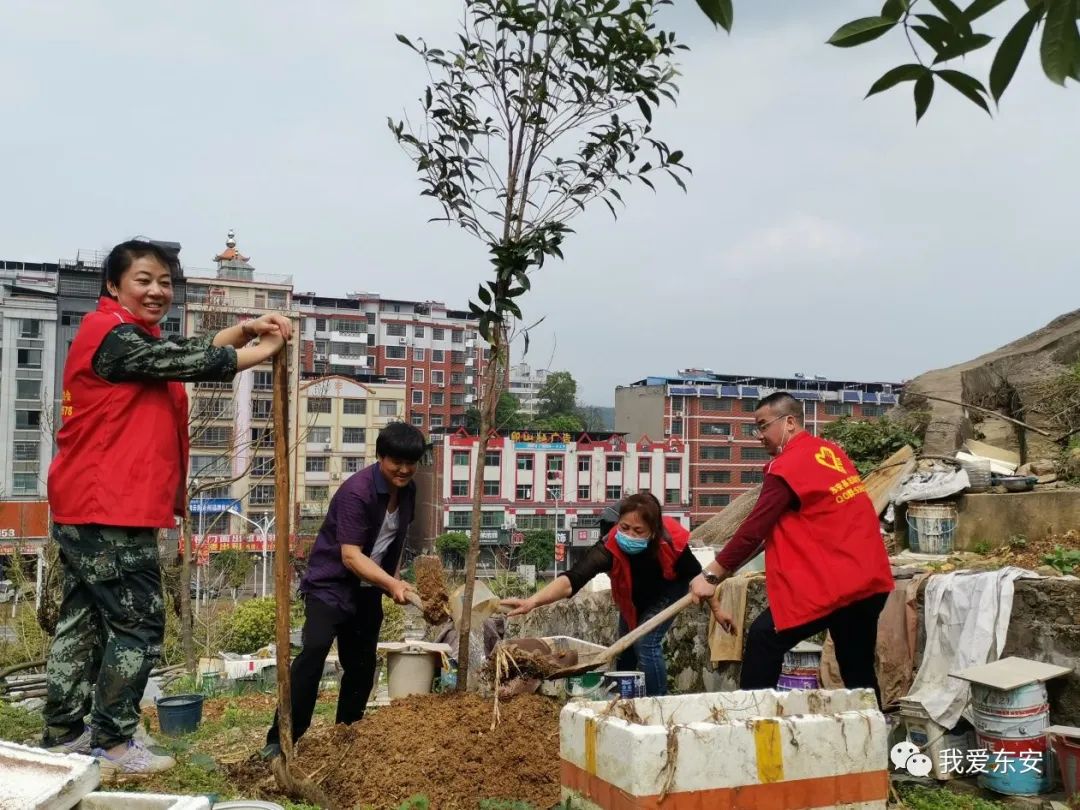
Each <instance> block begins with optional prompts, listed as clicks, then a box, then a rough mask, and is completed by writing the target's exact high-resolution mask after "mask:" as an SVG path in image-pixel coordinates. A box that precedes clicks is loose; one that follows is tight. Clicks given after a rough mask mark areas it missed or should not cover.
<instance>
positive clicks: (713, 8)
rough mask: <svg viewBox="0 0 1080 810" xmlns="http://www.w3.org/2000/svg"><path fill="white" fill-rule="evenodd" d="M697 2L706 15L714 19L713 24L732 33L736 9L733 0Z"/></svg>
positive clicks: (700, 0)
mask: <svg viewBox="0 0 1080 810" xmlns="http://www.w3.org/2000/svg"><path fill="white" fill-rule="evenodd" d="M697 4H698V6H700V7H701V10H702V11H704V12H705V16H706V17H708V18H709V19H710V20H712V23H713V25H717V26H719V27H720V28H723V29H724V30H725V31H727V32H728V33H729V34H730V33H731V27H732V26H733V25H734V24H735V11H734V9H733V8H732V5H731V0H697Z"/></svg>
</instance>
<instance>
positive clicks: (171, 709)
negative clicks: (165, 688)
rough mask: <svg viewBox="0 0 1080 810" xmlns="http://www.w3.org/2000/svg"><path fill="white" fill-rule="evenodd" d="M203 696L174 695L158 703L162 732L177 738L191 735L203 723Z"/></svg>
mask: <svg viewBox="0 0 1080 810" xmlns="http://www.w3.org/2000/svg"><path fill="white" fill-rule="evenodd" d="M202 707H203V696H202V695H173V696H172V697H165V698H161V699H160V700H158V702H157V713H158V723H159V724H160V725H161V732H162V733H163V734H169V735H171V736H176V735H178V734H190V733H191V732H192V731H194V730H195V729H197V728H198V727H199V723H201V722H202Z"/></svg>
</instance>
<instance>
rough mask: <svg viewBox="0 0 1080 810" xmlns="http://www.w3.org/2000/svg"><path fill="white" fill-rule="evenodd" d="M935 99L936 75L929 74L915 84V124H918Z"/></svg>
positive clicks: (921, 77)
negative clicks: (931, 100)
mask: <svg viewBox="0 0 1080 810" xmlns="http://www.w3.org/2000/svg"><path fill="white" fill-rule="evenodd" d="M933 97H934V74H933V73H927V74H926V75H925V76H920V77H919V80H918V81H917V82H915V123H916V124H918V123H919V121H921V120H922V117H923V115H925V114H926V110H927V108H928V107H929V106H930V99H932V98H933Z"/></svg>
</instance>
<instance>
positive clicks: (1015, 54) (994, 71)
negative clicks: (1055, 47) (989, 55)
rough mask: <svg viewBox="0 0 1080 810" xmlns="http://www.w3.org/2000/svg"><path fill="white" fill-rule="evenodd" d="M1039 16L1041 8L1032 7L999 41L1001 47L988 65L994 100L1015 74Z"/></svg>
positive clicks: (996, 99) (999, 96)
mask: <svg viewBox="0 0 1080 810" xmlns="http://www.w3.org/2000/svg"><path fill="white" fill-rule="evenodd" d="M1041 17H1042V10H1041V9H1032V10H1031V11H1029V12H1028V13H1027V14H1025V15H1024V16H1023V17H1021V18H1020V19H1019V20H1018V21H1017V23H1016V25H1014V26H1013V27H1012V30H1010V31H1009V33H1008V34H1006V35H1005V39H1003V40H1002V41H1001V47H999V48H998V51H997V54H996V55H995V56H994V63H993V64H992V65H991V66H990V92H991V93H992V94H993V96H994V101H995V102H996V101H1000V100H1001V96H1002V94H1003V93H1004V92H1005V89H1006V88H1007V87H1008V86H1009V83H1010V82H1011V81H1012V78H1013V76H1014V75H1015V74H1016V68H1017V67H1018V66H1019V65H1020V59H1021V58H1023V56H1024V51H1025V50H1027V46H1028V42H1029V40H1030V39H1031V35H1032V33H1034V31H1035V26H1036V25H1037V24H1038V22H1039V19H1040V18H1041Z"/></svg>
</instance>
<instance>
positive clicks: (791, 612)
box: [690, 392, 893, 698]
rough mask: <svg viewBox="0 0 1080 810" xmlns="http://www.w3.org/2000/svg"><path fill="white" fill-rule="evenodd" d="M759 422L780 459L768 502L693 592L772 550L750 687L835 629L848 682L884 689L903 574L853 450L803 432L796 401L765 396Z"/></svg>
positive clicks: (745, 669) (749, 656) (762, 437)
mask: <svg viewBox="0 0 1080 810" xmlns="http://www.w3.org/2000/svg"><path fill="white" fill-rule="evenodd" d="M754 420H755V422H756V423H757V428H756V430H755V432H754V433H755V436H756V437H757V438H758V440H759V441H760V442H761V443H762V445H764V447H765V449H766V450H767V451H768V452H769V455H771V456H772V457H773V459H772V461H771V462H769V464H768V465H767V466H766V467H765V480H764V482H763V483H762V486H761V495H760V496H759V497H758V501H757V504H756V506H755V507H754V509H753V511H752V512H751V513H750V514H749V515H748V516H747V518H746V520H744V521H743V523H742V524H741V525H740V526H739V529H738V530H737V531H736V532H735V535H734V536H733V537H732V538H731V540H730V541H729V542H728V543H727V545H725V546H724V548H723V549H721V550H720V553H719V554H717V555H716V559H715V560H714V561H713V562H711V563H709V564H708V565H707V566H706V567H705V569H704V570H703V571H702V573H701V574H700V575H699V576H698V577H696V578H695V579H694V580H693V582H691V583H690V590H691V592H692V593H693V594H694V596H695V597H696V598H697V601H702V600H704V599H708V598H710V597H711V596H712V595H713V594H714V593H715V591H716V586H717V585H719V584H720V583H721V582H722V581H723V580H724V579H725V578H727V577H729V576H731V574H733V573H734V572H735V571H736V570H738V569H739V567H740V566H742V565H743V564H745V563H746V562H747V561H749V560H750V559H752V558H753V557H755V556H757V554H758V552H759V551H760V550H761V548H762V546H764V548H765V571H766V575H765V590H766V592H767V594H768V597H769V607H768V609H766V610H765V612H764V613H762V614H761V615H760V616H758V618H757V619H756V620H755V621H754V623H753V624H752V625H751V626H750V630H749V631H748V633H747V642H746V653H745V655H744V657H743V665H742V675H741V678H740V681H739V686H740V688H741V689H772V688H774V687H775V686H776V684H777V681H778V680H779V679H780V672H781V670H782V668H783V664H784V655H785V654H786V653H787V652H788V651H789V650H790V649H791V648H792V647H794V646H795V645H796V644H798V643H799V642H800V641H804V640H805V639H807V638H809V637H811V636H813V635H816V634H817V633H820V632H821V631H822V630H828V631H829V633H830V634H831V636H832V639H833V643H834V644H835V645H836V659H837V663H838V664H839V665H840V674H841V677H843V679H844V685H845V686H847V687H848V688H849V689H855V688H860V687H867V688H871V689H873V690H874V691H875V692H877V691H878V684H877V676H876V675H875V673H874V648H875V646H876V643H877V623H878V615H879V614H880V613H881V609H882V608H883V607H884V605H885V600H886V599H887V598H888V594H889V592H890V591H891V590H892V588H893V577H892V568H891V567H890V565H889V556H888V554H887V553H886V551H885V546H884V544H883V543H882V540H881V529H880V527H879V525H878V517H877V512H876V510H875V509H874V506H873V504H872V503H871V501H870V497H869V496H868V495H867V494H866V487H865V486H864V485H863V482H862V480H861V479H860V478H859V475H858V473H857V472H856V471H855V465H854V464H852V462H851V459H849V458H848V457H847V455H846V454H845V453H844V451H843V450H841V449H840V448H839V447H838V446H837V445H835V444H832V443H831V442H827V441H823V440H822V439H819V438H817V437H816V436H812V435H811V434H810V433H808V432H807V431H806V430H804V429H803V424H802V421H803V418H802V406H801V405H800V404H799V402H798V400H796V399H795V398H794V397H792V396H791V395H790V394H788V393H785V392H777V393H775V394H771V395H770V396H768V397H765V398H764V399H763V400H761V402H760V403H759V405H758V408H757V410H756V411H754ZM714 612H715V611H714ZM717 619H718V621H720V622H721V624H724V623H728V622H730V617H728V616H724V615H717ZM879 698H880V695H879Z"/></svg>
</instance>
